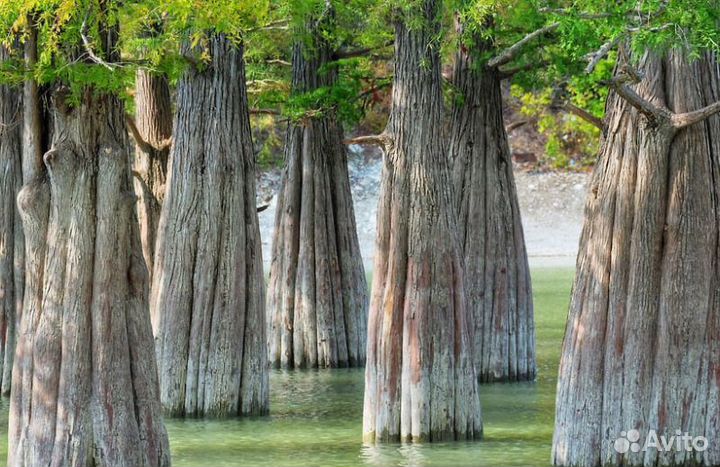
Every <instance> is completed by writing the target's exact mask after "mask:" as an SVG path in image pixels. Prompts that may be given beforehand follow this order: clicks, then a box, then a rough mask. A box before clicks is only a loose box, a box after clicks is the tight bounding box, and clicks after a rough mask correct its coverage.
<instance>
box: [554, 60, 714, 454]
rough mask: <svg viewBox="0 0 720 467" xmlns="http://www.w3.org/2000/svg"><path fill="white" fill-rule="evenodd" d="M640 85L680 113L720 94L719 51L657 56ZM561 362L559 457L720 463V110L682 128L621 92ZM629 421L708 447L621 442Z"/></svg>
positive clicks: (591, 204)
mask: <svg viewBox="0 0 720 467" xmlns="http://www.w3.org/2000/svg"><path fill="white" fill-rule="evenodd" d="M640 68H641V69H642V70H643V71H644V76H645V78H644V79H643V80H642V81H641V82H640V83H639V84H638V85H637V86H635V91H636V92H637V93H638V94H640V95H641V96H643V97H644V98H645V99H647V100H649V101H651V102H652V103H653V104H655V105H656V106H658V107H663V108H667V109H669V110H670V111H672V112H675V113H683V112H688V111H692V110H696V109H699V108H701V107H703V106H705V105H708V104H710V103H712V102H715V101H718V100H720V69H719V68H718V63H717V61H716V59H715V58H711V57H709V56H707V55H706V56H704V57H702V58H701V59H698V60H690V59H689V58H688V57H687V55H686V54H685V53H684V52H683V51H682V50H674V51H672V52H670V53H669V55H668V56H667V57H666V58H658V57H657V56H654V55H652V54H646V55H645V56H644V57H643V58H642V59H641V61H640ZM606 115H607V118H606V122H607V123H606V126H605V133H606V134H605V136H604V141H603V145H602V148H601V152H600V158H599V161H598V164H597V165H596V169H595V173H594V175H593V180H592V184H591V191H590V193H589V198H588V201H587V204H586V218H585V226H584V229H583V234H582V237H581V243H580V253H579V255H578V262H577V274H576V278H575V285H574V288H573V294H572V300H571V304H570V311H569V315H568V322H567V330H566V336H565V341H564V344H563V352H562V359H561V363H560V377H559V383H558V394H557V409H556V410H557V411H556V428H555V437H554V441H553V462H554V463H555V464H556V465H567V466H600V465H603V466H605V465H629V466H635V465H638V466H640V465H644V466H655V465H663V466H681V465H708V466H710V465H719V464H720V445H718V444H717V442H716V441H717V440H718V439H720V413H719V412H718V399H719V392H718V386H719V385H720V378H719V377H718V376H719V375H720V344H718V343H719V342H720V238H719V235H720V205H719V203H720V201H719V200H720V186H718V183H717V180H720V118H718V117H717V116H714V117H710V118H709V119H708V120H705V121H703V122H701V123H698V124H695V125H693V126H689V127H687V128H685V129H681V130H677V131H674V130H673V128H672V127H670V126H669V125H668V124H667V122H666V121H664V120H659V121H656V120H651V119H648V118H646V117H645V116H643V115H641V114H640V113H639V112H638V111H637V110H636V109H635V108H634V107H631V106H630V104H629V103H628V102H627V101H625V100H623V99H622V98H620V97H619V96H618V95H617V94H611V96H610V97H609V98H608V103H607V109H606ZM631 429H634V430H638V432H639V434H640V438H641V439H640V443H641V444H642V443H643V441H644V439H645V438H646V437H647V436H648V433H649V430H655V431H656V433H657V436H658V437H659V436H661V435H665V436H666V437H668V438H669V437H670V436H673V435H675V434H676V430H680V431H682V432H683V433H685V432H687V433H689V434H690V436H693V437H696V436H704V437H706V438H707V440H709V445H708V449H707V450H706V451H705V452H698V451H686V450H684V449H683V450H680V451H676V450H670V451H665V452H659V451H658V450H657V449H654V448H650V449H648V450H647V451H642V450H640V451H639V452H634V451H633V450H629V451H628V452H626V453H618V452H617V451H616V450H615V449H614V441H615V440H616V439H617V438H622V437H623V436H625V435H626V434H627V432H628V431H629V430H631Z"/></svg>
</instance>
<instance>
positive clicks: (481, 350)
mask: <svg viewBox="0 0 720 467" xmlns="http://www.w3.org/2000/svg"><path fill="white" fill-rule="evenodd" d="M460 28H462V26H460ZM491 50H492V46H491V45H490V44H489V43H488V42H487V41H486V40H483V39H482V38H481V37H479V36H478V37H475V38H474V40H473V41H472V44H461V45H460V47H459V50H458V52H457V53H456V55H455V64H454V72H453V85H454V87H455V89H456V91H457V92H458V93H459V94H460V95H459V96H458V98H457V99H456V100H455V104H454V107H453V112H452V119H451V123H450V150H449V153H450V158H451V161H452V162H453V164H454V166H453V186H454V187H455V203H454V204H455V206H456V207H457V211H458V216H459V219H458V220H459V235H460V245H461V251H462V254H463V256H464V258H463V259H464V266H465V290H466V292H467V294H468V295H467V297H468V308H469V309H470V311H471V315H470V316H472V320H471V322H472V324H471V326H472V328H473V332H472V335H473V353H472V355H473V362H474V364H475V371H476V372H477V376H478V378H479V380H480V381H482V382H493V381H526V380H533V379H534V378H535V373H536V364H535V323H534V314H533V302H532V288H531V285H530V270H529V267H528V260H527V253H526V251H525V239H524V236H523V228H522V223H521V221H520V209H519V206H518V199H517V190H516V189H515V180H514V177H513V171H512V163H511V160H510V146H509V144H508V140H507V134H506V133H505V125H504V121H503V102H502V94H501V89H500V82H501V77H502V75H501V72H500V70H498V69H497V68H496V67H490V66H487V65H485V64H484V63H482V55H483V54H484V53H485V54H486V53H488V52H489V51H491Z"/></svg>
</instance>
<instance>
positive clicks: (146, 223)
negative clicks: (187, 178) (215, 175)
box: [133, 70, 173, 282]
mask: <svg viewBox="0 0 720 467" xmlns="http://www.w3.org/2000/svg"><path fill="white" fill-rule="evenodd" d="M135 105H136V111H135V125H136V126H137V131H138V133H139V134H138V137H139V138H141V141H137V144H136V145H135V160H134V162H133V171H134V176H135V177H134V178H135V183H134V184H135V193H136V195H137V197H138V203H137V210H138V220H139V221H140V238H141V240H142V246H143V256H144V258H145V263H146V264H147V267H148V272H149V273H150V280H151V282H152V272H153V259H154V256H155V240H156V237H157V227H158V222H160V209H161V207H162V202H163V198H164V195H165V183H166V178H167V163H168V155H169V153H170V144H169V141H170V136H171V135H172V118H173V116H172V105H171V101H170V85H169V84H168V80H167V78H166V77H165V76H163V75H157V74H153V73H151V72H149V71H147V70H138V72H137V74H136V77H135Z"/></svg>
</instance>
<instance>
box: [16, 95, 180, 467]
mask: <svg viewBox="0 0 720 467" xmlns="http://www.w3.org/2000/svg"><path fill="white" fill-rule="evenodd" d="M51 113H52V120H53V122H54V125H55V128H54V131H53V140H52V148H51V150H50V151H48V152H47V153H45V155H44V170H43V172H42V173H39V174H37V176H36V178H34V179H33V180H32V181H30V182H29V183H27V184H26V185H25V186H24V187H23V189H22V191H21V192H20V194H19V196H18V205H19V208H20V212H21V215H22V218H23V227H24V231H25V234H26V258H27V262H26V270H27V276H26V288H25V297H24V303H23V313H22V319H21V324H20V333H19V337H18V348H17V353H16V359H15V367H14V369H13V384H12V398H11V407H10V429H9V446H8V465H13V466H46V465H57V466H88V465H94V466H128V465H138V466H148V467H149V466H153V467H154V466H165V465H169V464H170V461H169V449H168V441H167V434H166V433H165V428H164V426H163V422H162V415H161V408H160V403H159V395H158V386H157V369H156V365H155V355H154V352H153V339H152V334H151V327H150V319H149V314H148V304H147V270H146V268H145V264H144V262H143V260H142V253H141V248H140V237H139V231H138V227H137V219H136V217H135V213H134V209H133V207H134V202H135V199H134V196H133V195H132V185H131V181H130V170H129V162H130V154H129V152H128V148H129V141H128V139H127V133H126V132H125V123H124V112H123V108H122V104H121V102H120V101H119V100H118V99H117V98H115V97H113V96H109V95H100V94H98V93H95V92H93V91H92V90H88V91H87V92H86V93H85V95H84V96H83V97H82V98H81V103H80V104H79V105H78V106H76V107H70V106H69V105H68V104H67V103H66V101H65V92H64V90H63V88H62V87H57V88H56V89H55V90H54V92H53V105H52V109H51Z"/></svg>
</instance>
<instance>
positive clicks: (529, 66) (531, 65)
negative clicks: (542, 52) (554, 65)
mask: <svg viewBox="0 0 720 467" xmlns="http://www.w3.org/2000/svg"><path fill="white" fill-rule="evenodd" d="M548 63H549V62H548V61H547V60H538V61H537V62H528V63H525V64H524V65H518V66H514V67H507V68H502V69H499V70H498V71H499V72H500V79H508V78H512V77H513V76H515V75H516V74H518V73H520V72H522V71H530V70H534V69H535V68H543V67H546V66H547V65H548Z"/></svg>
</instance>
